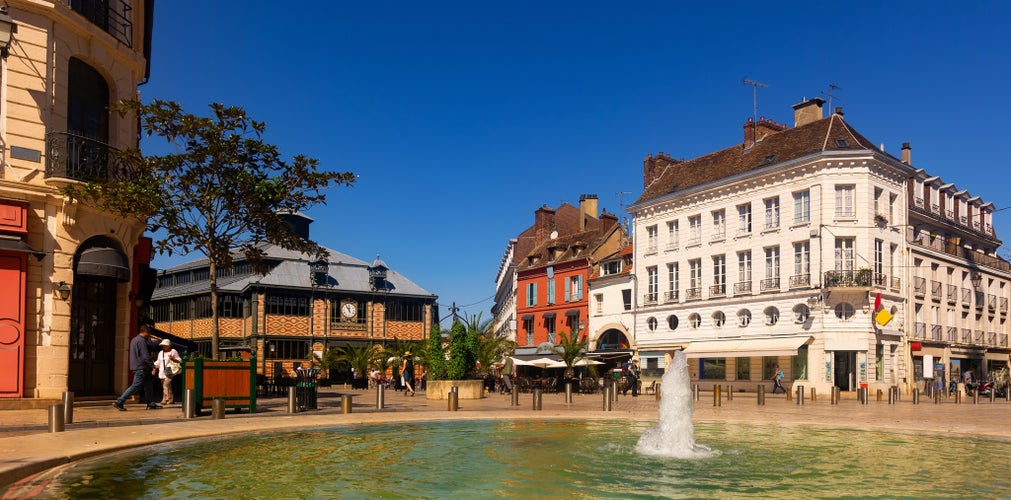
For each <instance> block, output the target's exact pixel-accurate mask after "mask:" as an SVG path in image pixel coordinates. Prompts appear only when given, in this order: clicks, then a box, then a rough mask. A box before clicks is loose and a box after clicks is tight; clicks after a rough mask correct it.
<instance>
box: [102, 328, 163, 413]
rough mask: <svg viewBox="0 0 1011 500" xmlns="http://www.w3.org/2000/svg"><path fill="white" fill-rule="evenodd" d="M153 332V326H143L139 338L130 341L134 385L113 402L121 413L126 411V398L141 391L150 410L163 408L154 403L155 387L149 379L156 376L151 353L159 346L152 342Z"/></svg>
mask: <svg viewBox="0 0 1011 500" xmlns="http://www.w3.org/2000/svg"><path fill="white" fill-rule="evenodd" d="M152 331H153V328H152V327H151V326H149V325H141V327H140V330H139V332H138V333H137V336H136V337H134V338H133V339H131V340H130V370H131V371H132V372H133V383H132V384H130V387H127V388H126V390H125V391H123V394H122V395H120V396H119V397H118V398H116V401H113V403H112V406H115V407H116V409H118V410H119V411H126V406H123V403H125V402H126V398H128V397H130V396H132V395H133V394H134V393H136V392H137V391H140V390H141V389H143V391H144V392H143V394H144V401H146V402H147V409H148V410H157V409H158V408H161V406H158V405H157V404H155V402H154V395H153V394H152V392H153V391H152V389H153V387H151V384H150V380H149V378H148V377H151V376H153V375H154V374H153V373H152V370H153V368H154V363H153V362H152V361H151V351H152V350H154V349H157V348H158V344H157V343H155V342H153V341H152V340H151V333H152ZM142 402H143V401H142Z"/></svg>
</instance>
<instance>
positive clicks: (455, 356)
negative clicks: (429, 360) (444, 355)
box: [446, 321, 474, 380]
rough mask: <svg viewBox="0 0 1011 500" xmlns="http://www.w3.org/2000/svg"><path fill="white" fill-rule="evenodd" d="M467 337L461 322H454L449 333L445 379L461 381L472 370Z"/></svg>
mask: <svg viewBox="0 0 1011 500" xmlns="http://www.w3.org/2000/svg"><path fill="white" fill-rule="evenodd" d="M467 337H468V335H467V327H466V326H465V325H464V324H463V322H461V321H454V322H453V327H452V328H451V329H450V331H449V363H448V364H447V366H446V378H448V379H449V380H463V379H465V378H466V377H467V375H468V374H469V373H470V372H471V371H473V369H474V365H473V364H472V362H471V361H470V360H471V359H472V358H473V355H472V354H470V353H469V352H468V346H469V345H470V342H469V340H468V338H467Z"/></svg>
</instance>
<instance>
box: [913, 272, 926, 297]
mask: <svg viewBox="0 0 1011 500" xmlns="http://www.w3.org/2000/svg"><path fill="white" fill-rule="evenodd" d="M913 293H914V294H916V295H919V296H921V297H922V296H923V295H925V294H926V293H927V279H926V278H921V277H919V276H913Z"/></svg>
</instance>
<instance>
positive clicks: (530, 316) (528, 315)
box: [523, 314, 534, 321]
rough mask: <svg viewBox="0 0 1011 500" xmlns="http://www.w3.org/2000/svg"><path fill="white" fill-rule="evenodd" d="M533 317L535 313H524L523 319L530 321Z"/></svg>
mask: <svg viewBox="0 0 1011 500" xmlns="http://www.w3.org/2000/svg"><path fill="white" fill-rule="evenodd" d="M532 319H534V315H533V314H524V315H523V321H529V320H532Z"/></svg>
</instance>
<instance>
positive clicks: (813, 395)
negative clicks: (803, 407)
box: [811, 387, 818, 403]
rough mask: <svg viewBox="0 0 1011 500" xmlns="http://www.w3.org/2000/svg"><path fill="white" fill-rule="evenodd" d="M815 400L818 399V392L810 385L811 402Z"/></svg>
mask: <svg viewBox="0 0 1011 500" xmlns="http://www.w3.org/2000/svg"><path fill="white" fill-rule="evenodd" d="M817 400H818V393H817V392H816V391H815V388H814V387H812V388H811V402H812V403H814V402H815V401H817Z"/></svg>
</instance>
